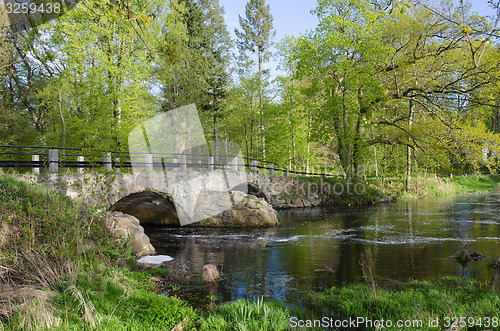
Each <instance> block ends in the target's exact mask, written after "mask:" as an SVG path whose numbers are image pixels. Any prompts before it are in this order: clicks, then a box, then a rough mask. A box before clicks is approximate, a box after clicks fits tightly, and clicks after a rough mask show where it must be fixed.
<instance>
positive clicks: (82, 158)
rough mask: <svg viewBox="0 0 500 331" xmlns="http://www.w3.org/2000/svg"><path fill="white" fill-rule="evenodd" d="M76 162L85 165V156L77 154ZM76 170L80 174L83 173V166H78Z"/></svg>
mask: <svg viewBox="0 0 500 331" xmlns="http://www.w3.org/2000/svg"><path fill="white" fill-rule="evenodd" d="M76 162H78V163H81V164H79V165H83V162H85V157H83V156H77V157H76ZM76 172H77V173H79V174H83V167H78V168H77V169H76Z"/></svg>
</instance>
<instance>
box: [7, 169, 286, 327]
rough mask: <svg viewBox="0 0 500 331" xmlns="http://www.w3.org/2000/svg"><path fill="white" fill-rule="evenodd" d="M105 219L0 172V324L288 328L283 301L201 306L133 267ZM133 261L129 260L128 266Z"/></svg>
mask: <svg viewBox="0 0 500 331" xmlns="http://www.w3.org/2000/svg"><path fill="white" fill-rule="evenodd" d="M128 257H130V249H129V248H128V247H127V246H126V245H124V244H123V243H119V242H118V243H117V242H115V241H113V240H112V239H111V238H110V236H109V234H108V231H107V229H106V228H105V226H104V218H103V216H102V215H99V214H98V213H95V211H92V210H89V211H82V210H80V209H78V208H76V207H75V206H73V205H72V203H71V201H69V200H68V199H67V198H64V197H61V196H60V195H58V194H56V193H53V192H50V191H47V190H45V189H43V188H41V187H37V186H33V185H28V184H25V183H22V182H18V181H16V180H14V179H12V178H6V177H0V330H2V331H3V330H43V329H49V328H50V329H51V330H113V331H115V330H140V331H144V330H170V329H172V328H174V327H176V326H177V329H176V330H181V329H182V330H234V329H241V330H285V329H286V328H287V327H288V319H287V316H288V311H287V310H286V309H285V308H282V307H281V305H280V304H278V303H272V302H263V301H255V302H248V301H236V302H231V303H227V304H223V305H219V306H215V307H214V308H213V309H212V310H210V311H208V312H207V311H200V310H195V309H193V308H192V307H190V306H189V305H188V303H187V302H186V301H183V300H181V299H179V298H177V297H175V296H163V295H158V294H157V293H156V292H155V286H154V282H153V280H152V278H151V277H167V276H168V272H167V271H166V270H163V269H159V268H157V269H151V270H147V271H132V270H131V269H132V268H133V263H131V262H130V261H129V260H128ZM128 265H130V266H131V267H128Z"/></svg>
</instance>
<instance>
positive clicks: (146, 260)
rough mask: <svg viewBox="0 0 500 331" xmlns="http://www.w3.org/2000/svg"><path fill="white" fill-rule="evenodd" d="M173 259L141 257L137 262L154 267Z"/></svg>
mask: <svg viewBox="0 0 500 331" xmlns="http://www.w3.org/2000/svg"><path fill="white" fill-rule="evenodd" d="M173 259H174V258H173V257H171V256H168V255H149V256H143V257H141V258H140V259H139V260H137V262H139V263H149V264H151V265H154V266H158V265H160V264H162V263H163V262H170V261H172V260H173Z"/></svg>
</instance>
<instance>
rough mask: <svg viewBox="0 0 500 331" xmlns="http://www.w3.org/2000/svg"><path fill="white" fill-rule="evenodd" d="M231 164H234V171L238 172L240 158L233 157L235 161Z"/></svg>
mask: <svg viewBox="0 0 500 331" xmlns="http://www.w3.org/2000/svg"><path fill="white" fill-rule="evenodd" d="M231 163H232V164H233V170H234V171H238V157H237V156H235V157H233V159H232V160H231Z"/></svg>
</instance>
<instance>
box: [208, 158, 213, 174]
mask: <svg viewBox="0 0 500 331" xmlns="http://www.w3.org/2000/svg"><path fill="white" fill-rule="evenodd" d="M208 171H210V172H212V171H214V157H213V155H209V156H208Z"/></svg>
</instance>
